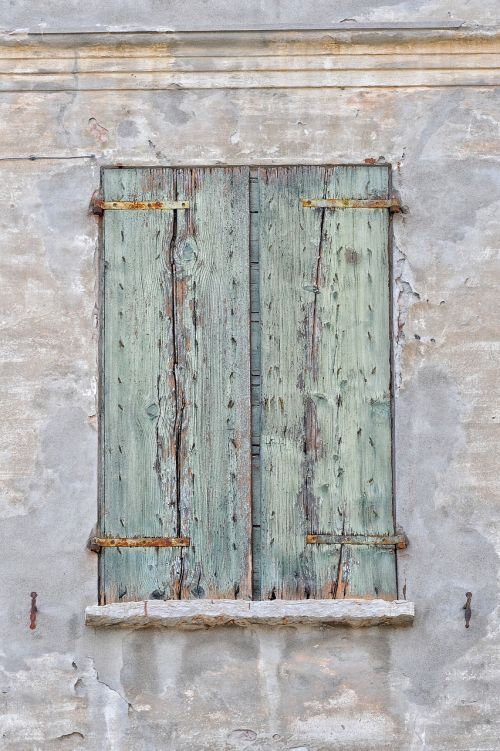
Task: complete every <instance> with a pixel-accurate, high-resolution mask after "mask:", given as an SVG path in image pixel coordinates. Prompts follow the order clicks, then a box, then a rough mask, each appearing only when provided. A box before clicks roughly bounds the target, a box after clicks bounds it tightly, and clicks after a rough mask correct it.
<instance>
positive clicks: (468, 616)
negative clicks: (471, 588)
mask: <svg viewBox="0 0 500 751" xmlns="http://www.w3.org/2000/svg"><path fill="white" fill-rule="evenodd" d="M465 596H466V597H467V602H466V603H465V605H464V610H465V628H469V624H470V619H471V615H472V608H471V606H470V601H471V600H472V592H466V593H465Z"/></svg>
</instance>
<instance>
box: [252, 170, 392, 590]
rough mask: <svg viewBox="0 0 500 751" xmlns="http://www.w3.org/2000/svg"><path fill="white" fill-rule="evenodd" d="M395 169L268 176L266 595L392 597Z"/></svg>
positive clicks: (262, 197) (263, 189) (263, 195)
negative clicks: (365, 203) (311, 540)
mask: <svg viewBox="0 0 500 751" xmlns="http://www.w3.org/2000/svg"><path fill="white" fill-rule="evenodd" d="M388 189H389V177H388V168H387V167H386V166H384V167H378V166H374V167H335V168H321V167H292V168H277V169H261V170H260V171H259V202H258V205H259V208H258V211H259V221H258V227H259V230H258V232H259V239H258V244H259V248H260V317H261V349H260V352H261V378H262V383H261V403H262V413H261V478H260V479H261V494H260V503H261V515H262V521H261V529H260V534H261V545H260V549H261V555H262V560H261V567H260V568H261V574H260V578H261V581H260V584H261V592H262V598H263V599H265V598H274V597H276V598H283V599H295V598H307V597H325V598H331V597H357V596H359V597H381V598H386V599H394V598H395V597H396V568H395V549H394V547H390V546H386V547H383V546H377V545H359V544H344V545H339V544H336V545H335V544H320V545H314V544H307V542H306V540H307V535H308V534H324V535H330V536H331V535H344V536H345V535H359V536H361V538H358V540H357V542H359V539H363V538H364V536H366V535H375V536H376V539H379V536H380V535H386V534H389V535H391V534H394V522H393V511H392V470H391V395H390V393H391V392H390V389H391V386H390V384H391V374H390V331H389V263H388V223H389V211H388V209H387V208H375V209H372V208H365V207H363V208H338V209H331V208H319V209H317V208H304V207H303V206H302V205H301V199H303V198H305V199H321V198H323V199H325V198H329V197H333V198H347V199H374V198H381V199H387V198H388V196H389V194H388Z"/></svg>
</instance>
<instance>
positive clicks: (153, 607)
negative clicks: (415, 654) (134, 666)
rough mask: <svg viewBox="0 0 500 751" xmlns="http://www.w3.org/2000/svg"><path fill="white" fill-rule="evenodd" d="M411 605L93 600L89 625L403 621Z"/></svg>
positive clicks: (374, 623) (370, 623)
mask: <svg viewBox="0 0 500 751" xmlns="http://www.w3.org/2000/svg"><path fill="white" fill-rule="evenodd" d="M414 616H415V607H414V604H413V603H412V602H408V601H406V600H394V601H387V600H347V599H346V600H265V601H252V602H249V601H243V600H167V601H163V600H148V601H146V602H122V603H115V604H111V605H92V606H90V607H88V608H87V609H86V610H85V623H86V624H87V626H97V627H103V626H121V627H125V628H143V627H145V626H154V627H156V626H164V627H166V628H181V629H182V628H186V629H193V628H208V627H213V626H248V625H257V624H262V625H265V626H287V625H294V624H310V625H311V624H328V625H339V626H352V627H361V626H380V625H392V626H405V625H409V624H411V623H412V622H413V619H414Z"/></svg>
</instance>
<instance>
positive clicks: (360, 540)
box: [306, 534, 408, 550]
mask: <svg viewBox="0 0 500 751" xmlns="http://www.w3.org/2000/svg"><path fill="white" fill-rule="evenodd" d="M306 542H307V544H308V545H376V546H378V547H393V546H396V547H397V548H398V550H404V549H405V548H406V547H408V538H407V536H406V535H405V534H398V535H368V534H367V535H307V537H306Z"/></svg>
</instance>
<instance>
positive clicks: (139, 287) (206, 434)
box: [96, 165, 402, 604]
mask: <svg viewBox="0 0 500 751" xmlns="http://www.w3.org/2000/svg"><path fill="white" fill-rule="evenodd" d="M102 190H103V200H102V201H100V204H101V206H102V208H103V209H104V220H103V222H104V223H103V237H104V250H103V254H102V255H103V275H102V278H103V283H102V294H101V303H102V305H101V415H100V440H101V498H100V512H99V535H100V537H99V538H98V539H97V540H96V544H97V545H98V546H100V602H101V604H105V603H109V602H117V601H133V600H144V599H151V598H157V599H185V598H216V599H217V598H229V599H251V598H254V599H275V598H279V599H306V598H340V597H366V598H372V597H379V598H384V599H389V600H390V599H395V598H396V596H397V587H396V564H395V546H396V545H397V544H398V542H399V543H400V544H402V543H401V539H400V537H398V536H397V535H395V530H394V519H393V509H392V462H391V386H390V383H391V375H390V373H391V369H390V360H391V358H390V324H389V320H390V300H389V297H390V293H389V254H388V248H389V235H388V230H389V208H390V205H391V203H392V202H391V200H390V197H389V192H390V185H389V168H388V166H386V165H385V166H336V167H278V168H259V169H255V170H250V169H249V168H248V167H227V168H226V167H224V168H137V169H121V168H109V169H108V168H106V169H104V170H103V178H102Z"/></svg>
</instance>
